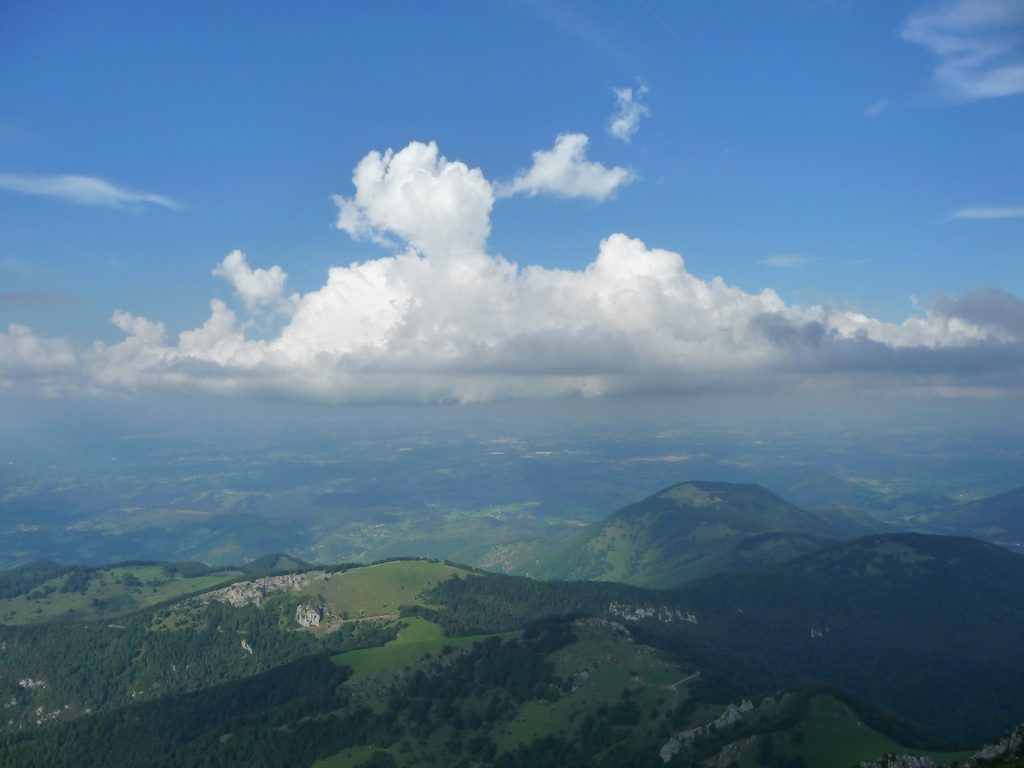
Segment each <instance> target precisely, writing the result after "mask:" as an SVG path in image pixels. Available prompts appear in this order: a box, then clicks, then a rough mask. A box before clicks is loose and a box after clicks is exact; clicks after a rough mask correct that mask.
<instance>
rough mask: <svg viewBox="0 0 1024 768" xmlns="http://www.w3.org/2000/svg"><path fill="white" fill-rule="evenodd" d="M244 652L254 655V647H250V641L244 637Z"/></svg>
mask: <svg viewBox="0 0 1024 768" xmlns="http://www.w3.org/2000/svg"><path fill="white" fill-rule="evenodd" d="M242 650H244V651H248V652H249V653H252V646H251V645H249V643H248V641H247V640H246V639H245V638H244V637H243V638H242Z"/></svg>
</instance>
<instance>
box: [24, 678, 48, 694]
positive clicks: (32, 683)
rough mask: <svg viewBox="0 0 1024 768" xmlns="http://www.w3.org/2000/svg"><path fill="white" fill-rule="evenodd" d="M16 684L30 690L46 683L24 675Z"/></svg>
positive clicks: (42, 686)
mask: <svg viewBox="0 0 1024 768" xmlns="http://www.w3.org/2000/svg"><path fill="white" fill-rule="evenodd" d="M18 685H20V686H21V687H22V688H24V689H25V690H29V691H31V690H33V689H35V688H44V687H45V686H46V683H44V682H43V681H42V680H33V679H32V678H31V677H26V678H25V679H23V680H19V681H18Z"/></svg>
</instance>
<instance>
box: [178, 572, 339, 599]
mask: <svg viewBox="0 0 1024 768" xmlns="http://www.w3.org/2000/svg"><path fill="white" fill-rule="evenodd" d="M325 578H327V574H326V573H324V572H323V571H313V572H311V573H286V574H282V575H281V576H264V577H263V578H261V579H253V580H252V581H240V582H238V583H237V584H232V585H231V586H229V587H224V588H223V589H215V590H214V591H212V592H207V593H206V594H205V595H200V596H199V597H198V598H197V599H198V600H199V601H200V602H203V603H207V602H209V601H210V600H217V601H219V602H222V603H230V604H231V605H233V606H234V607H235V608H242V607H244V606H246V605H255V606H256V607H257V608H259V607H260V606H261V605H263V601H264V600H265V599H266V597H267V595H269V594H270V593H271V592H285V591H290V592H299V591H301V590H303V589H305V588H306V587H308V586H309V585H310V584H311V583H313V582H314V581H317V580H321V579H325Z"/></svg>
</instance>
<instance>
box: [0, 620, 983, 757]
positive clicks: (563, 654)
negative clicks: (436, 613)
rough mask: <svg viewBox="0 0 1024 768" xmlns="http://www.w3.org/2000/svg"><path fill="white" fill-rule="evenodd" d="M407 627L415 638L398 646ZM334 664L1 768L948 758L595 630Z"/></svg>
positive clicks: (29, 736)
mask: <svg viewBox="0 0 1024 768" xmlns="http://www.w3.org/2000/svg"><path fill="white" fill-rule="evenodd" d="M417 622H419V623H420V624H421V625H422V624H426V622H422V620H416V619H414V620H411V621H410V622H409V627H408V628H410V629H411V628H412V627H413V626H416V625H417ZM422 629H423V628H422V626H421V627H420V628H419V629H417V630H416V631H415V632H413V634H414V635H417V636H418V635H419V634H422V631H421V630H422ZM416 642H420V641H416ZM379 650H383V649H379ZM346 656H348V657H351V655H350V654H346ZM343 658H344V657H343ZM337 662H338V660H337V659H335V663H331V661H329V660H328V659H327V658H326V657H325V656H324V655H322V654H311V655H309V656H307V657H305V658H303V659H299V660H297V661H294V662H292V663H289V664H285V665H282V666H279V667H277V668H275V669H272V670H269V671H267V672H263V673H260V674H255V675H252V676H250V677H247V678H246V679H243V680H239V681H233V682H229V683H225V684H222V685H217V686H213V687H210V688H206V689H203V690H201V691H197V692H193V693H188V694H184V695H181V694H178V695H170V696H164V697H162V698H158V699H154V700H151V701H147V702H144V703H136V704H130V705H128V706H125V707H123V708H120V709H117V710H114V711H106V712H101V713H96V714H91V715H87V716H84V717H81V718H79V719H77V720H75V721H72V722H67V723H60V722H58V723H52V724H48V725H44V726H42V727H38V728H30V729H23V730H20V731H18V732H16V733H15V734H13V735H8V736H0V764H2V765H4V766H7V767H9V768H22V767H25V768H27V767H28V766H32V768H39V767H43V768H46V767H48V766H61V767H64V766H67V768H72V766H73V767H74V768H101V767H102V768H120V767H122V766H123V767H124V768H128V767H129V766H131V767H134V766H141V765H145V766H147V767H152V768H160V767H161V766H166V767H167V768H171V767H172V766H173V767H174V768H177V767H178V766H219V767H220V768H242V767H243V766H244V767H245V768H294V767H297V766H301V767H302V768H308V767H309V766H314V767H315V768H359V767H362V768H374V767H375V768H380V767H381V766H386V767H389V768H398V767H399V766H402V767H403V768H404V767H405V766H409V767H410V768H411V766H417V765H419V766H423V765H428V766H429V765H451V766H459V767H460V768H470V766H480V767H483V766H487V767H488V768H541V767H542V766H543V767H552V766H558V767H559V768H585V767H588V768H589V767H590V766H595V765H608V766H636V767H637V768H660V766H663V765H664V764H665V760H666V759H667V760H668V761H670V763H671V765H675V766H698V765H728V764H731V763H732V762H733V761H737V762H738V764H739V765H743V766H747V765H750V766H760V765H783V766H801V768H834V766H844V767H845V766H850V768H852V766H853V765H855V764H856V762H857V761H859V760H872V759H875V758H878V757H880V756H882V755H884V754H886V753H887V752H893V751H900V752H905V753H906V752H909V753H912V754H926V755H929V756H931V757H932V758H933V759H935V760H936V762H938V763H939V764H948V763H950V762H951V761H952V760H954V759H956V758H959V757H963V756H964V754H963V753H950V752H944V753H943V752H935V751H922V750H920V749H914V747H913V745H911V744H907V743H903V742H901V741H899V740H897V739H894V738H892V736H890V735H886V733H884V732H883V731H884V730H890V731H891V730H892V728H888V729H885V728H883V731H880V730H878V729H876V728H875V727H872V725H870V724H869V723H867V722H866V721H865V717H864V715H865V713H868V714H870V710H869V709H865V708H863V707H857V706H851V705H850V704H848V703H846V701H844V699H843V697H842V695H841V694H838V693H836V692H831V691H828V690H825V689H820V688H819V689H813V688H812V689H799V690H795V691H777V692H774V693H773V694H772V695H769V696H765V697H762V698H759V699H758V700H757V701H756V702H755V701H750V700H736V701H732V702H728V701H727V702H719V701H714V700H712V699H710V698H709V697H707V696H706V695H704V691H703V689H702V688H701V687H700V686H697V685H695V683H696V682H698V681H699V679H700V675H699V674H698V673H697V672H695V671H694V670H693V669H692V668H687V667H684V666H681V665H680V664H679V663H678V662H677V661H675V660H673V659H672V658H671V657H669V656H667V655H665V654H664V653H661V652H659V651H657V650H656V649H654V648H652V647H650V646H646V645H643V644H641V643H639V642H638V641H637V640H636V639H634V637H633V636H631V634H630V632H629V631H628V630H627V629H625V628H624V627H623V626H621V625H619V624H614V623H610V622H606V621H602V620H600V619H573V618H571V617H566V618H552V619H548V620H542V621H540V622H528V623H526V624H525V625H523V627H522V631H521V632H520V633H517V634H516V636H514V637H507V636H506V637H499V636H492V637H481V638H476V639H473V640H471V641H470V640H469V639H468V638H465V639H464V641H462V642H460V641H458V640H453V641H452V643H451V644H450V645H447V646H443V647H441V648H440V649H439V650H436V651H434V652H427V653H423V654H420V655H418V656H416V657H413V658H406V659H395V658H393V659H392V662H393V663H391V664H382V665H380V666H379V667H378V668H376V669H374V670H364V671H363V673H362V674H357V675H353V674H352V669H351V668H350V667H349V666H348V665H346V664H344V663H340V664H339V663H337ZM890 725H891V723H890ZM693 734H696V735H695V736H694V735H693ZM766 756H767V758H766Z"/></svg>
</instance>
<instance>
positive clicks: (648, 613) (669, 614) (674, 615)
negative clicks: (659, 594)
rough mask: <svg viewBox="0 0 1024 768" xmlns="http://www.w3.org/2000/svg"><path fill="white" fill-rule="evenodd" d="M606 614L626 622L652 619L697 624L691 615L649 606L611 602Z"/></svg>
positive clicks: (695, 618)
mask: <svg viewBox="0 0 1024 768" xmlns="http://www.w3.org/2000/svg"><path fill="white" fill-rule="evenodd" d="M608 613H610V614H612V615H613V616H621V617H622V618H624V619H626V621H643V620H644V619H654V620H655V621H660V622H663V623H671V622H673V621H686V622H689V623H690V624H696V623H697V617H696V616H694V615H693V614H692V613H689V612H687V613H683V612H682V611H675V610H672V609H671V608H654V607H652V606H650V605H637V606H628V605H622V604H620V603H614V602H613V603H612V604H611V605H609V606H608Z"/></svg>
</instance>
